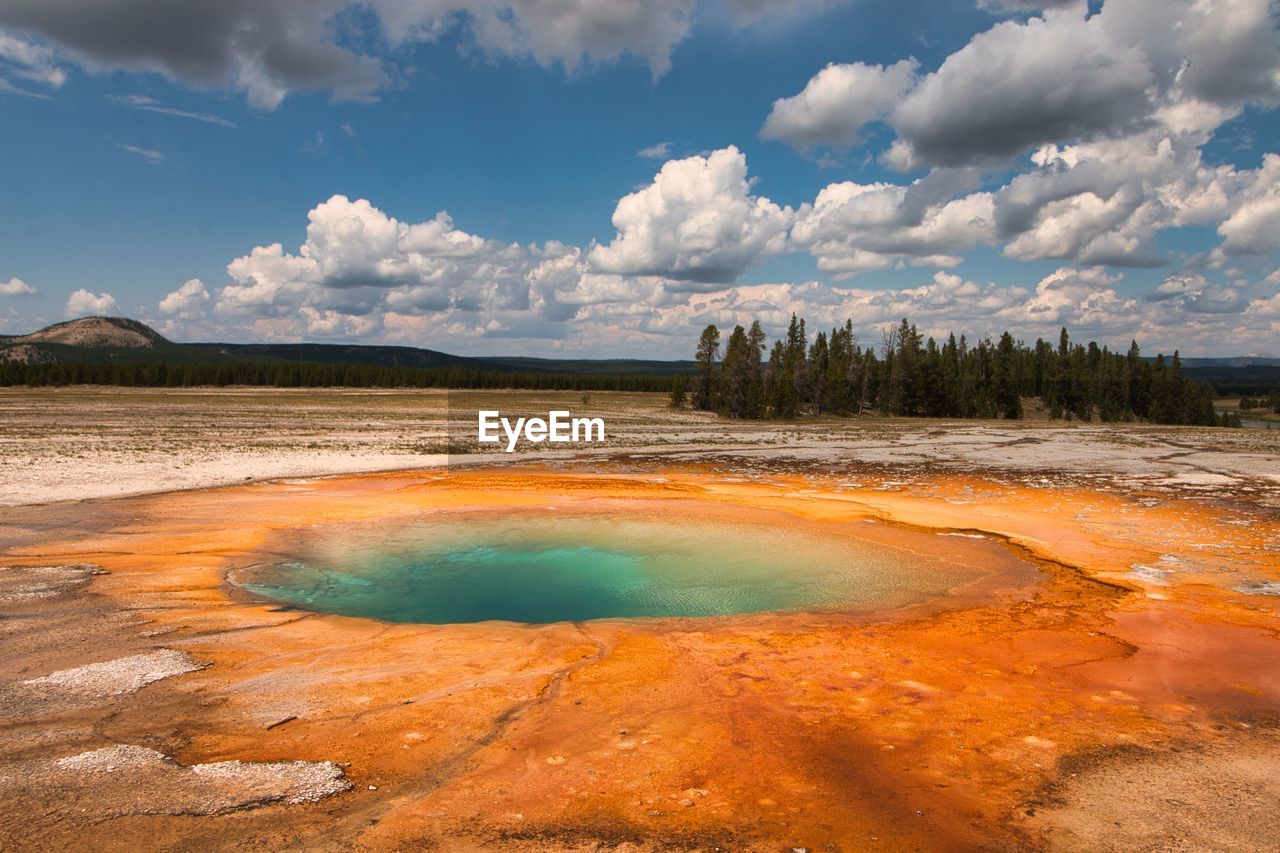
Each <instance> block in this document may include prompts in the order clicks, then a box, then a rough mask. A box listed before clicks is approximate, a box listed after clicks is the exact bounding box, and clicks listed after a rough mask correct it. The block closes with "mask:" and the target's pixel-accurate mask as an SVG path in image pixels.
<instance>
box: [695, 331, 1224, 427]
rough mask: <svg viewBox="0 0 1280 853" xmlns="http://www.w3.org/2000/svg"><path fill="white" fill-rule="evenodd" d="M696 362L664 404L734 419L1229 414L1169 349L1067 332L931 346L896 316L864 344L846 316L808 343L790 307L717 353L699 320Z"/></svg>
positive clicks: (1201, 417) (1203, 418) (1202, 417)
mask: <svg viewBox="0 0 1280 853" xmlns="http://www.w3.org/2000/svg"><path fill="white" fill-rule="evenodd" d="M766 351H767V357H766ZM695 359H696V361H697V364H698V368H697V372H696V374H695V375H694V376H693V377H692V380H691V382H689V383H686V382H683V381H681V380H677V381H676V383H675V387H674V388H673V389H672V402H673V403H674V404H676V405H682V404H683V402H684V400H685V398H686V396H687V395H689V394H691V395H692V403H693V406H694V407H695V408H698V409H703V410H707V411H715V412H720V413H721V414H724V415H727V416H729V417H734V418H753V419H754V418H795V417H798V416H800V415H843V416H849V415H858V414H863V413H870V412H876V413H880V414H886V415H902V416H907V417H936V418H1008V419H1018V418H1021V417H1022V415H1023V400H1024V399H1026V398H1038V399H1040V400H1041V401H1043V403H1044V405H1045V406H1046V407H1047V408H1048V409H1049V414H1050V416H1051V417H1053V418H1065V419H1068V420H1070V419H1073V418H1074V419H1078V420H1092V419H1094V418H1097V419H1099V420H1103V421H1126V420H1135V419H1142V420H1147V421H1153V422H1155V423H1160V424H1197V425H1231V417H1230V416H1229V415H1228V416H1226V417H1225V418H1220V417H1219V416H1217V415H1216V414H1215V412H1214V407H1213V389H1212V388H1211V387H1210V386H1209V385H1207V384H1205V383H1201V382H1197V381H1195V380H1193V379H1189V378H1187V377H1185V376H1183V375H1182V360H1181V358H1180V357H1179V355H1178V353H1177V352H1174V354H1173V357H1172V359H1169V360H1166V359H1165V357H1164V356H1163V355H1160V356H1158V357H1157V358H1156V360H1155V362H1154V363H1152V362H1150V361H1148V360H1146V359H1144V358H1142V355H1141V352H1140V350H1139V349H1138V344H1137V342H1136V341H1135V342H1133V343H1132V344H1131V345H1130V347H1129V350H1128V352H1126V353H1123V354H1121V353H1118V352H1112V351H1110V350H1109V349H1108V348H1107V347H1105V346H1103V347H1099V346H1098V345H1097V344H1096V343H1093V342H1090V343H1089V344H1087V345H1083V344H1076V343H1072V341H1071V338H1070V336H1069V335H1068V333H1067V330H1066V329H1065V328H1064V329H1063V330H1062V333H1061V334H1060V335H1059V337H1058V342H1057V345H1056V346H1055V345H1054V344H1052V343H1050V342H1048V341H1045V340H1043V339H1040V340H1037V341H1036V342H1035V345H1034V346H1027V345H1025V344H1023V343H1022V342H1021V341H1015V340H1014V338H1013V336H1012V335H1010V334H1009V333H1008V332H1005V333H1004V334H1003V335H1001V336H1000V338H999V340H997V341H994V342H993V341H991V340H990V339H983V340H980V341H977V342H976V343H973V344H971V343H969V341H968V340H967V339H966V338H965V337H964V336H963V335H962V336H961V337H960V339H959V340H956V337H955V335H954V334H952V335H950V336H949V337H948V338H947V340H946V342H945V343H943V344H942V345H941V346H939V345H938V343H937V342H936V341H935V340H934V339H933V338H931V337H930V338H928V339H927V340H926V339H925V337H924V336H923V335H921V334H920V332H919V331H918V330H917V329H916V327H915V326H914V325H913V324H911V323H909V322H908V321H907V320H905V319H904V320H903V321H902V323H901V324H900V325H899V326H897V327H895V328H892V329H889V330H886V331H885V332H884V333H883V340H881V341H880V343H879V346H878V347H877V346H866V347H863V346H860V345H859V343H858V340H857V338H856V336H855V335H854V332H853V322H852V321H849V322H846V323H845V325H844V326H843V327H842V328H841V327H838V328H834V329H832V330H831V331H830V332H826V331H820V332H818V334H817V336H816V337H815V338H814V339H813V341H812V342H810V341H809V339H808V334H807V332H806V330H805V322H804V320H802V319H797V318H796V316H795V315H792V317H791V324H790V326H789V328H788V329H787V334H786V336H785V338H783V339H780V340H777V341H775V342H774V343H773V346H772V348H767V341H766V336H765V333H764V330H763V328H762V327H761V325H760V323H759V322H758V321H757V322H753V323H752V324H751V326H750V328H746V329H744V328H743V327H742V326H736V327H735V328H734V329H733V331H732V332H731V333H730V334H729V338H728V340H727V342H725V345H724V352H723V358H722V357H721V334H720V330H719V329H718V328H716V326H714V325H711V326H707V328H706V329H705V330H703V332H702V335H701V337H700V338H699V339H698V344H697V349H696V352H695ZM1236 425H1238V417H1237V419H1236Z"/></svg>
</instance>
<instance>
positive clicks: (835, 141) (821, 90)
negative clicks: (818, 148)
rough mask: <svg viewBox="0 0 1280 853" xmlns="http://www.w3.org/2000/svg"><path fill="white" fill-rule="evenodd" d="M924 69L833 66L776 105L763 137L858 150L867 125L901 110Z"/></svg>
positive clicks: (910, 64) (909, 64) (910, 62)
mask: <svg viewBox="0 0 1280 853" xmlns="http://www.w3.org/2000/svg"><path fill="white" fill-rule="evenodd" d="M918 67H919V64H918V63H917V62H916V61H915V60H914V59H904V60H902V61H901V62H896V63H894V64H893V65H889V66H883V65H867V64H865V63H862V62H854V63H849V64H843V65H842V64H837V63H832V64H830V65H828V66H827V67H826V68H824V69H822V70H821V71H819V72H818V73H817V74H816V75H815V76H814V77H813V79H811V80H810V81H809V82H808V83H807V84H806V85H805V87H804V89H803V90H801V91H800V93H799V94H796V95H792V96H791V97H789V98H779V99H778V100H776V101H774V102H773V109H772V110H770V112H769V117H768V118H767V119H766V120H765V123H764V127H763V128H761V130H760V136H761V138H763V139H778V140H781V141H783V142H786V143H788V144H789V145H792V146H794V147H796V148H809V147H811V146H814V145H831V146H837V147H844V146H849V145H852V144H853V143H855V142H857V141H858V131H859V130H861V129H862V127H863V126H864V125H866V124H869V123H870V122H873V121H876V120H878V119H881V118H883V117H884V116H885V115H887V114H888V113H889V111H890V110H892V109H893V108H894V106H895V105H897V103H898V102H899V101H900V100H901V98H902V96H903V95H905V94H906V92H907V91H908V90H909V89H910V88H911V86H912V84H913V83H914V82H915V73H916V69H917V68H918Z"/></svg>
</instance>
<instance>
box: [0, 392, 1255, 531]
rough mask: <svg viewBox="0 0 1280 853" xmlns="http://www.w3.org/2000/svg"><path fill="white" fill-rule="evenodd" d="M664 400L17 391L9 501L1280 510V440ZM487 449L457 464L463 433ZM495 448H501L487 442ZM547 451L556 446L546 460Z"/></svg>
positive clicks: (1, 491) (1, 409) (5, 403)
mask: <svg viewBox="0 0 1280 853" xmlns="http://www.w3.org/2000/svg"><path fill="white" fill-rule="evenodd" d="M665 402H666V401H665V398H664V396H663V395H659V394H622V393H591V394H589V395H587V396H586V397H585V398H584V397H583V395H581V394H578V393H570V392H564V393H556V392H510V391H506V392H482V391H454V392H445V391H432V390H428V391H372V390H352V389H323V390H301V391H295V390H287V389H223V390H209V389H196V390H184V389H97V388H88V389H86V388H65V389H31V390H29V389H22V388H19V389H12V388H6V389H0V470H3V474H4V475H3V477H0V506H6V505H7V506H13V505H18V504H31V503H46V502H49V501H59V500H82V499H87V498H99V497H115V496H121V495H130V494H142V493H147V492H163V491H172V490H176V489H191V488H202V487H208V486H221V485H230V484H234V483H242V482H245V481H250V480H260V479H269V478H278V477H305V476H319V475H330V474H342V473H350V472H360V471H387V470H405V469H416V468H428V467H435V466H440V465H445V464H453V465H463V464H467V465H476V464H490V463H508V462H512V461H527V460H528V459H530V458H547V459H563V458H567V457H573V456H583V455H585V456H586V457H587V458H590V457H592V456H593V455H594V456H596V457H598V458H609V457H614V456H616V455H618V454H620V453H633V454H638V455H642V456H654V455H661V456H663V457H666V458H670V459H672V460H673V461H698V460H705V459H707V458H711V457H718V458H722V459H724V460H733V461H732V462H731V464H734V465H741V466H744V467H747V468H749V467H750V466H751V465H752V464H755V462H756V461H758V460H782V461H789V462H793V463H794V464H796V465H797V466H802V467H803V466H814V465H829V466H834V467H837V468H839V467H840V466H850V465H856V466H859V467H861V468H867V467H881V468H883V469H884V471H885V472H887V473H889V474H891V475H893V476H898V477H903V478H910V477H912V476H915V475H917V474H922V475H925V476H928V475H931V474H934V473H937V472H940V471H946V472H951V473H972V472H987V473H989V474H991V475H992V476H994V477H997V478H1005V479H1010V480H1027V481H1029V482H1034V481H1036V480H1037V479H1044V478H1051V479H1052V481H1053V482H1054V483H1055V484H1056V485H1065V484H1068V483H1080V484H1085V483H1089V484H1103V485H1105V484H1108V483H1109V484H1112V485H1115V486H1117V487H1128V488H1154V489H1164V490H1175V491H1178V492H1182V493H1185V492H1193V493H1197V494H1203V495H1206V496H1210V497H1215V496H1217V497H1222V496H1228V497H1229V496H1239V495H1241V494H1245V493H1248V494H1253V495H1256V496H1257V497H1258V498H1259V499H1260V500H1262V501H1263V502H1265V503H1267V504H1268V505H1272V506H1280V499H1277V498H1276V496H1275V495H1276V492H1277V491H1280V489H1278V488H1277V487H1280V431H1264V430H1219V429H1213V430H1209V429H1202V428H1191V427H1186V428H1172V427H1151V426H1142V425H1127V424H1119V425H1117V424H1073V425H1063V424H1061V423H1060V422H1059V423H1049V422H1038V423H1036V422H1019V423H1007V422H992V421H983V422H974V421H932V420H918V419H913V420H905V419H863V420H837V419H832V420H826V421H816V422H815V421H803V422H798V423H786V424H777V423H761V422H734V421H726V420H724V419H721V418H718V417H715V416H714V415H710V414H708V413H705V412H695V411H690V410H687V409H685V410H680V411H673V410H672V409H670V408H669V407H667V406H666V405H665ZM482 408H493V409H499V410H501V411H503V412H504V413H507V412H512V413H513V414H536V413H545V412H547V411H549V410H551V409H567V410H571V411H573V413H574V414H575V415H580V414H582V415H590V416H599V417H603V418H604V419H605V422H606V424H607V426H608V441H607V443H606V444H605V445H604V446H603V448H602V452H601V453H598V454H592V453H591V452H590V451H589V450H587V451H583V450H581V449H579V450H578V451H546V450H545V448H547V447H548V445H541V446H540V447H539V448H528V447H525V448H522V449H521V451H519V452H518V453H517V454H514V455H513V456H514V457H515V458H513V456H507V455H505V454H501V453H498V454H494V453H483V454H482V453H479V452H477V451H479V450H480V449H481V448H480V446H479V445H476V444H474V442H473V441H470V439H471V434H472V432H473V430H471V429H470V428H469V426H468V427H464V428H462V429H460V428H459V427H457V426H455V427H453V428H452V429H450V427H449V422H450V418H451V417H452V418H453V419H454V422H455V424H456V422H457V421H458V420H459V419H461V420H462V421H464V423H465V424H467V425H469V424H470V423H471V417H472V413H474V412H475V411H477V410H479V409H482ZM463 432H465V436H464V440H465V441H470V444H471V447H470V448H469V449H470V450H471V451H473V452H472V453H468V454H465V455H462V454H458V453H453V454H448V453H447V451H449V450H450V449H456V448H451V447H450V444H449V442H450V440H451V439H452V440H454V443H455V444H456V443H457V439H458V438H459V436H460V434H462V433H463ZM486 449H487V448H486ZM539 451H540V452H539Z"/></svg>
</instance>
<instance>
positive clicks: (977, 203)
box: [0, 0, 1280, 355]
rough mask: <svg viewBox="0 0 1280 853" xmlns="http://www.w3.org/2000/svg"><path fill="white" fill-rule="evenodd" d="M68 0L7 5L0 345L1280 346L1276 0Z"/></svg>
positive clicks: (626, 349)
mask: <svg viewBox="0 0 1280 853" xmlns="http://www.w3.org/2000/svg"><path fill="white" fill-rule="evenodd" d="M88 2H89V0H71V2H68V3H66V4H39V3H35V2H34V0H0V111H3V116H4V120H3V121H2V122H0V197H3V198H4V199H5V203H4V204H0V331H4V332H18V331H25V330H29V329H30V328H34V327H36V326H38V325H41V324H43V323H45V322H50V321H54V320H59V319H63V318H65V317H67V316H73V315H79V314H82V313H97V312H99V311H101V312H104V313H119V314H124V315H128V316H134V317H139V318H141V319H144V320H147V321H149V322H153V323H155V324H156V325H157V326H158V327H159V328H162V329H163V330H164V331H165V332H166V333H168V334H170V335H172V336H174V337H176V338H178V339H226V340H259V339H281V340H297V339H305V340H358V341H363V342H380V341H387V342H396V343H408V344H413V345H418V346H427V347H433V348H438V349H445V350H452V351H458V352H471V353H515V352H522V353H524V352H527V353H533V354H557V353H575V354H587V355H609V354H615V353H617V354H624V355H682V354H683V350H684V349H688V347H689V345H690V342H691V341H692V339H693V337H695V336H696V334H697V330H698V329H700V328H701V326H702V325H705V324H706V323H707V322H717V323H719V324H722V325H732V324H733V323H735V322H745V321H747V320H749V318H750V317H754V316H759V317H761V318H762V319H763V320H764V321H765V322H766V324H767V325H769V326H771V327H772V328H775V329H776V328H777V327H778V326H779V325H780V324H781V323H782V322H783V321H784V320H785V318H786V316H787V315H789V313H790V312H791V311H793V310H794V311H798V312H800V313H802V314H805V315H807V316H809V317H810V318H811V320H812V321H813V322H816V323H819V324H828V323H832V324H833V323H838V322H842V319H843V317H844V316H849V317H852V318H853V319H854V320H855V325H857V326H859V328H860V329H861V330H862V333H863V337H864V339H875V337H878V335H877V332H876V330H877V329H878V328H879V327H881V326H883V325H884V324H886V323H889V322H892V321H893V319H894V318H895V317H897V316H900V315H902V314H907V315H908V316H910V317H912V319H915V320H917V322H919V323H920V324H921V325H922V326H923V327H925V328H926V329H928V330H929V331H931V332H933V333H937V334H943V333H945V331H947V330H951V329H954V330H955V331H957V332H967V333H969V334H971V335H974V334H986V333H993V332H994V333H998V332H999V331H1002V330H1003V329H1004V328H1011V329H1013V330H1015V331H1016V332H1017V333H1018V334H1019V335H1020V336H1023V337H1026V338H1034V337H1035V336H1036V335H1046V336H1049V335H1055V334H1056V330H1057V328H1058V327H1059V326H1061V325H1064V324H1065V325H1068V326H1069V327H1071V328H1072V329H1074V330H1078V331H1077V333H1078V334H1079V335H1082V336H1084V337H1096V338H1098V339H1100V340H1104V341H1111V342H1127V340H1128V339H1129V338H1130V337H1134V336H1137V337H1138V338H1139V339H1140V341H1141V342H1143V343H1144V344H1149V345H1150V347H1154V348H1172V347H1174V346H1179V347H1181V348H1182V349H1183V351H1184V352H1197V353H1204V354H1228V353H1229V354H1236V353H1239V352H1258V353H1261V352H1272V353H1275V352H1277V351H1280V298H1277V296H1276V293H1277V289H1278V287H1280V275H1277V266H1278V264H1277V249H1278V248H1280V224H1277V220H1276V219H1275V218H1274V217H1275V216H1280V206H1278V204H1277V202H1276V197H1277V194H1278V193H1280V189H1278V188H1277V186H1276V183H1277V179H1278V178H1280V160H1278V161H1277V162H1276V163H1275V164H1274V166H1273V167H1271V168H1269V167H1268V161H1267V160H1266V155H1267V154H1274V153H1275V152H1277V151H1280V145H1277V137H1278V132H1280V120H1278V117H1277V116H1278V114H1277V111H1276V110H1275V106H1276V103H1277V100H1280V37H1278V36H1277V21H1276V12H1275V9H1274V7H1272V6H1270V5H1269V4H1268V3H1267V2H1266V0H1230V1H1229V2H1225V3H1220V4H1218V7H1216V12H1215V14H1214V15H1213V16H1208V15H1206V14H1205V13H1204V9H1203V8H1201V7H1205V5H1206V4H1205V3H1204V2H1203V0H1198V2H1197V0H1109V2H1108V3H1107V4H1105V5H1103V4H1094V7H1093V9H1092V10H1088V11H1086V9H1085V7H1083V6H1081V5H1078V4H1073V3H1070V2H1068V3H1062V2H1056V3H1054V2H1050V3H1046V4H1044V5H1048V6H1056V7H1059V8H1056V9H1051V10H1050V11H1047V12H1046V11H1042V10H1040V9H1038V8H1034V7H1035V4H1026V3H1021V2H1007V3H1005V4H1004V6H1011V7H1019V8H1015V9H1012V10H1010V9H1007V8H989V6H990V5H994V4H988V6H984V7H980V6H979V5H977V4H969V3H964V2H957V3H946V4H938V3H913V2H909V1H908V2H902V0H900V1H899V2H893V3H888V2H874V1H873V0H857V1H856V2H847V3H841V2H835V0H825V2H824V0H791V2H786V0H779V2H776V3H772V4H769V3H764V4H762V3H760V2H758V0H756V2H751V0H732V1H731V0H726V2H723V3H711V2H705V3H701V4H698V5H695V4H694V2H693V0H658V2H655V3H652V4H647V5H646V4H640V6H638V7H637V8H636V9H633V10H630V11H628V8H627V7H629V6H630V4H629V3H626V2H622V3H614V4H612V8H610V4H607V3H599V2H592V0H571V2H564V3H552V2H547V0H519V1H518V2H517V0H512V2H498V0H495V2H493V3H491V4H489V6H484V4H480V6H474V7H468V8H470V9H472V10H473V11H471V12H467V13H463V12H459V11H457V10H451V9H450V5H449V3H448V2H441V0H381V2H379V3H373V4H371V5H361V6H349V5H348V4H346V3H344V2H342V0H328V2H324V3H320V4H312V5H307V4H301V3H296V2H290V0H286V1H285V2H283V3H281V4H279V5H278V6H277V7H276V8H275V11H274V12H272V13H269V14H267V13H263V12H262V11H261V10H262V8H263V7H262V6H261V5H260V4H252V3H239V2H233V3H226V4H208V7H207V8H205V6H206V4H204V3H203V2H194V0H193V3H192V7H193V8H194V7H201V8H202V9H204V10H205V12H207V20H205V19H204V18H200V20H199V23H200V26H191V27H186V26H183V27H179V26H177V25H175V26H174V27H173V28H172V30H171V31H165V30H164V28H163V26H161V27H158V28H157V27H156V26H154V23H155V15H154V14H152V13H154V9H152V8H149V7H151V6H153V5H154V4H155V3H158V2H159V0H131V2H128V3H121V4H120V6H119V10H118V11H119V13H120V14H118V15H116V16H115V17H114V18H113V19H112V28H111V29H110V31H109V32H104V31H103V28H102V27H96V28H95V27H90V26H89V24H88V23H86V22H85V21H84V20H83V18H84V17H85V16H84V14H83V10H80V9H77V6H79V5H83V4H87V3H88ZM1028 6H1030V7H1033V8H1027V7H1028ZM481 7H483V8H485V9H487V10H488V11H484V12H481V11H476V10H477V9H479V8H481ZM761 9H765V10H767V11H766V12H765V13H764V16H763V17H762V18H757V17H756V15H757V14H758V13H759V11H760V10H761ZM442 10H443V12H442ZM77 13H80V19H77V17H76V16H77ZM263 14H265V15H266V18H265V19H263V20H259V19H258V18H257V17H255V16H258V15H263ZM131 15H132V16H133V17H134V18H136V20H131V18H130V16H131ZM290 15H294V16H298V17H293V18H291V17H289V16H290ZM663 16H665V18H664V17H663ZM194 17H197V18H199V16H198V15H197V16H194ZM224 18H226V19H227V20H224ZM655 19H662V20H663V24H662V25H661V26H656V25H654V24H653V21H654V20H655ZM405 22H408V23H405ZM1175 24H1177V26H1176V27H1175V26H1174V25H1175ZM273 28H276V29H274V30H273ZM157 30H159V32H157ZM247 31H251V32H253V33H254V34H255V38H256V39H257V40H258V42H259V43H256V44H250V45H246V42H247V41H250V39H248V38H247V37H246V36H244V33H245V32H247ZM273 32H276V33H280V32H285V33H288V35H287V36H277V37H276V38H277V40H278V41H279V43H276V42H273V41H272V38H273V36H272V33H273ZM299 33H301V35H299ZM1172 33H1180V34H1181V35H1176V36H1175V35H1171V34H1172ZM1186 33H1192V36H1194V37H1192V36H1187V35H1185V34H1186ZM1038 38H1044V39H1047V40H1048V41H1047V42H1046V43H1050V42H1051V43H1052V44H1053V45H1055V46H1062V47H1061V49H1058V48H1057V47H1055V48H1054V49H1051V50H1046V49H1043V48H1042V47H1038V46H1037V45H1038V44H1040V43H1039V42H1037V41H1036V39H1038ZM1073 39H1076V40H1078V44H1077V43H1076V42H1073ZM1108 39H1109V40H1110V41H1107V40H1108ZM1171 41H1176V43H1175V44H1170V42H1171ZM1099 42H1102V44H1103V46H1102V47H1101V48H1098V47H1097V44H1098V43H1099ZM282 45H283V47H282ZM283 48H288V51H285V50H284V49H283ZM1223 53H1226V54H1229V55H1232V56H1235V57H1239V58H1241V64H1244V65H1246V66H1247V67H1246V69H1245V70H1244V71H1238V72H1237V71H1232V70H1231V69H1230V68H1221V67H1216V66H1214V62H1215V60H1214V59H1213V57H1214V56H1217V55H1221V54H1223ZM205 54H207V55H208V56H209V57H210V59H209V60H208V61H207V62H205V63H204V64H202V65H201V66H200V67H195V68H193V67H192V66H191V64H190V63H189V62H187V61H186V60H185V59H184V57H187V56H193V55H194V56H202V55H205ZM283 54H287V55H286V60H287V61H285V60H281V59H280V56H281V55H283ZM295 54H296V55H301V56H303V59H301V60H299V59H297V58H296V56H295ZM317 57H318V58H317ZM304 60H305V61H304ZM1268 63H1270V65H1269V64H1268ZM829 65H830V66H832V69H831V70H830V73H827V72H824V68H827V67H828V66H829ZM992 68H994V69H996V71H995V72H993V73H995V74H996V76H995V78H993V79H985V78H984V77H983V75H984V74H985V73H987V70H988V69H992ZM371 69H373V70H372V71H371ZM1188 69H1191V70H1188ZM1268 74H1269V75H1270V76H1268ZM1082 93H1083V94H1082ZM808 95H811V96H812V97H806V96H808ZM966 99H970V101H971V103H969V102H967V101H966ZM1091 99H1092V100H1091ZM1046 104H1048V105H1050V106H1045V105H1046ZM1113 105H1115V109H1112V106H1113ZM971 116H977V117H979V119H980V121H979V122H978V123H977V125H976V126H974V121H972V120H971V118H970V117H971ZM766 124H769V128H770V129H766ZM1162 145H1163V147H1162ZM1042 146H1051V147H1052V148H1053V149H1054V152H1055V153H1053V154H1052V155H1049V156H1046V155H1043V154H1041V155H1035V152H1036V151H1037V150H1040V149H1041V148H1042ZM645 149H649V151H648V152H647V155H646V156H641V155H640V154H639V152H642V151H644V150H645ZM895 152H896V153H895ZM956 152H962V153H956ZM1162 152H1163V153H1162ZM937 185H944V186H943V187H942V189H940V190H937V189H932V187H935V186H937ZM629 196H630V197H631V202H630V207H629V208H628V209H630V210H631V211H632V213H631V214H630V216H629V218H626V217H624V220H625V221H622V222H621V224H619V222H618V221H617V219H616V217H615V210H617V211H619V212H621V211H623V209H624V206H625V199H626V197H629ZM334 197H340V198H341V201H333V199H334ZM916 197H920V198H922V199H923V201H922V202H921V203H920V204H919V205H913V204H911V203H909V199H912V198H916ZM362 201H363V202H367V204H360V203H361V202H362ZM824 202H825V203H824ZM442 211H445V212H447V214H448V217H449V218H450V221H449V222H448V223H447V225H446V226H442V227H440V228H437V229H436V230H437V231H439V234H434V232H433V234H432V235H427V236H423V234H425V232H422V231H413V230H412V229H413V227H414V226H415V225H417V224H420V223H430V222H433V221H437V220H436V217H437V215H438V214H439V213H440V212H442ZM309 216H310V222H311V225H312V230H311V231H309V230H308V222H309ZM1011 222H1014V223H1015V224H1014V225H1010V223H1011ZM397 229H399V231H397ZM1224 229H1225V230H1224ZM397 233H398V234H399V236H397ZM414 234H418V236H417V237H414V236H412V235H414ZM450 234H452V235H453V236H448V235H450ZM378 235H381V236H378ZM442 235H443V236H442ZM908 235H910V236H908ZM277 243H278V244H281V248H280V249H279V251H278V260H277V259H276V256H271V257H268V255H269V254H270V253H266V254H263V253H258V254H257V255H254V250H255V247H261V248H264V249H266V248H270V247H271V246H272V245H273V244H277ZM463 246H465V248H459V247H463ZM236 259H243V260H242V262H240V263H239V264H234V263H233V262H235V261H236ZM229 265H230V266H231V267H233V268H229ZM6 282H7V284H6ZM15 282H16V283H15ZM31 291H34V293H32V292H31Z"/></svg>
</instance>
